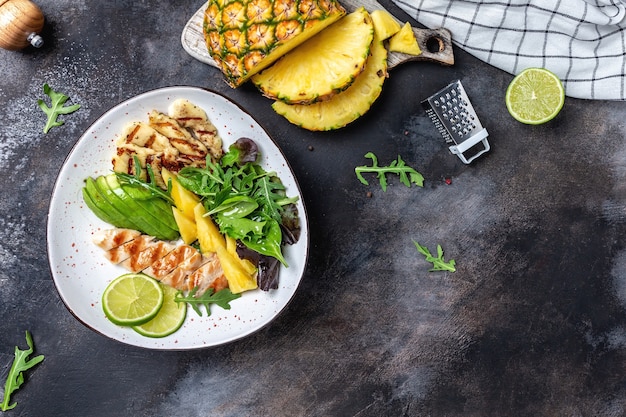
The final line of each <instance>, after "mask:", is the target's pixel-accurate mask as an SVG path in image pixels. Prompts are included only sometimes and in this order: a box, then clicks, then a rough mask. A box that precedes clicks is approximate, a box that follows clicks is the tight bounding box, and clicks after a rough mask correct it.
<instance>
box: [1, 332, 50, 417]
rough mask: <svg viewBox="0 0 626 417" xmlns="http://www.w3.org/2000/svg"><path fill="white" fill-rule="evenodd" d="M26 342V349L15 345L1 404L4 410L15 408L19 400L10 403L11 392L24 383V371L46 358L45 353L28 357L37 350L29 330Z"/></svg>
mask: <svg viewBox="0 0 626 417" xmlns="http://www.w3.org/2000/svg"><path fill="white" fill-rule="evenodd" d="M26 343H27V344H28V349H26V350H21V349H20V348H19V347H17V346H15V359H13V365H11V369H10V370H9V375H8V376H7V380H6V383H5V384H4V398H3V400H2V403H1V404H0V410H2V411H8V410H11V409H12V408H15V406H16V405H17V402H14V403H13V404H10V402H11V394H13V393H14V392H15V391H16V390H17V389H18V388H19V387H20V386H21V385H22V384H23V383H24V374H23V372H24V371H26V370H28V369H30V368H32V367H33V366H35V365H37V364H38V363H39V362H41V361H43V359H44V356H43V355H39V356H35V357H34V358H31V359H28V356H29V355H31V354H32V353H33V351H34V350H35V348H34V347H33V339H32V337H31V335H30V333H29V332H28V331H27V332H26Z"/></svg>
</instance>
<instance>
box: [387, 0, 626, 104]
mask: <svg viewBox="0 0 626 417" xmlns="http://www.w3.org/2000/svg"><path fill="white" fill-rule="evenodd" d="M392 1H393V2H394V3H395V4H396V5H398V6H399V7H400V8H401V9H403V10H404V11H405V12H406V13H407V14H408V15H409V16H411V17H412V18H414V19H415V20H416V21H418V22H419V23H420V24H422V25H424V26H426V27H427V28H436V27H444V28H446V29H448V30H450V32H451V33H452V40H453V42H454V44H455V45H456V46H458V47H459V48H461V49H463V50H465V51H466V52H468V53H470V54H471V55H474V56H475V57H477V58H479V59H481V60H482V61H485V62H487V63H489V64H491V65H493V66H495V67H497V68H500V69H502V70H504V71H506V72H508V73H510V74H518V73H519V72H521V71H522V70H523V69H525V68H529V67H542V68H547V69H549V70H551V71H552V72H554V73H555V74H556V75H558V76H559V77H560V78H561V80H562V81H563V84H564V86H565V93H566V95H568V96H570V97H576V98H584V99H604V100H626V1H620V0H508V1H505V0H500V1H479V0H392Z"/></svg>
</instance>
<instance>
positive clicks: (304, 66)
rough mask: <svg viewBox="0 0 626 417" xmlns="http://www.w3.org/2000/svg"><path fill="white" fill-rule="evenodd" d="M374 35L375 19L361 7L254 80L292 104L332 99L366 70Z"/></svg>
mask: <svg viewBox="0 0 626 417" xmlns="http://www.w3.org/2000/svg"><path fill="white" fill-rule="evenodd" d="M373 36H374V29H373V24H372V19H371V17H370V15H369V13H368V12H367V11H366V10H365V8H363V7H361V8H359V9H358V10H356V11H354V12H352V13H350V14H349V15H347V16H345V17H343V18H342V19H341V20H340V21H339V22H337V23H335V24H333V25H332V26H330V27H329V28H327V29H326V30H324V31H323V32H320V33H319V34H317V35H316V36H314V37H313V38H311V39H309V40H308V41H306V42H305V43H304V44H302V45H301V46H299V47H298V48H296V49H294V50H292V51H291V52H289V53H288V54H287V55H285V56H283V57H282V58H281V59H280V60H279V61H278V62H276V63H275V64H274V65H272V66H271V67H270V68H268V69H266V70H264V71H263V72H261V73H259V74H257V75H255V76H253V77H252V82H253V83H254V84H256V86H257V87H258V88H259V89H260V90H261V91H262V92H263V94H264V95H265V96H266V97H269V98H271V99H275V100H281V101H284V102H285V103H288V104H309V103H314V102H317V101H324V100H328V99H330V98H331V97H332V96H334V95H335V94H337V93H339V92H341V91H343V90H345V89H346V88H348V87H349V86H350V85H351V84H352V83H353V82H354V80H355V79H356V77H357V75H359V74H360V73H361V72H362V71H363V69H364V68H365V62H366V61H367V57H368V54H369V49H370V45H371V43H372V38H373Z"/></svg>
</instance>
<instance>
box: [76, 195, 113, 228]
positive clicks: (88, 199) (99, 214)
mask: <svg viewBox="0 0 626 417" xmlns="http://www.w3.org/2000/svg"><path fill="white" fill-rule="evenodd" d="M82 192H83V201H84V202H85V204H86V205H87V207H89V209H90V210H91V211H92V212H93V214H95V215H96V217H98V218H99V219H100V220H102V221H104V222H107V223H109V224H112V225H115V220H114V219H113V218H111V217H109V215H108V214H107V212H106V211H105V210H102V209H101V208H100V206H98V205H97V204H96V203H94V201H93V200H92V199H91V196H90V195H89V193H88V192H87V189H86V188H83V189H82Z"/></svg>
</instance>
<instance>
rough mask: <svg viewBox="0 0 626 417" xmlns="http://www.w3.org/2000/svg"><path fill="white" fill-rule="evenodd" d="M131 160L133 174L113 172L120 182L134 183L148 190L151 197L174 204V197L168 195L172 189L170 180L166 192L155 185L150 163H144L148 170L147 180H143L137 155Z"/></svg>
mask: <svg viewBox="0 0 626 417" xmlns="http://www.w3.org/2000/svg"><path fill="white" fill-rule="evenodd" d="M133 160H134V166H135V175H130V174H127V173H125V172H113V173H114V174H115V176H117V179H118V181H119V182H120V184H129V185H135V186H137V187H140V188H143V189H144V190H147V191H149V192H150V195H151V196H152V197H157V198H162V199H163V200H165V201H167V202H168V203H170V204H174V199H173V198H172V197H171V195H170V193H171V191H172V183H171V180H170V181H169V182H168V184H167V192H165V191H163V190H162V189H161V187H159V186H158V185H156V180H155V179H154V171H153V170H152V166H150V164H147V165H146V171H147V172H148V181H144V180H143V179H141V163H140V162H139V158H137V156H136V155H135V156H133Z"/></svg>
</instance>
